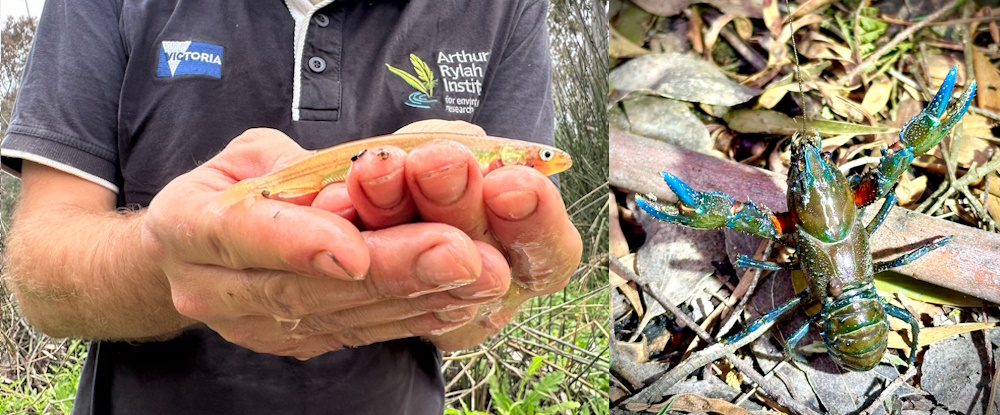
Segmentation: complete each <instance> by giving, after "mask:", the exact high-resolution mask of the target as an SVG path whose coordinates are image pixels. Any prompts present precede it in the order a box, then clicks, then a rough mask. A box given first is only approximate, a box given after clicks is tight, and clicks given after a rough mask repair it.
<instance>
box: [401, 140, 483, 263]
mask: <svg viewBox="0 0 1000 415" xmlns="http://www.w3.org/2000/svg"><path fill="white" fill-rule="evenodd" d="M405 170H406V182H407V186H408V188H409V190H410V194H411V196H412V198H413V201H414V203H415V204H416V207H417V210H418V211H419V212H420V216H421V217H422V218H423V219H424V220H425V221H428V222H440V223H447V224H449V225H452V226H454V227H456V228H458V229H461V230H462V231H463V232H465V233H466V234H468V235H469V236H470V237H472V238H473V239H475V240H477V241H483V242H486V243H489V244H492V245H493V246H495V247H498V248H499V247H500V245H499V243H498V242H497V241H496V239H495V238H494V237H493V236H492V235H491V234H490V233H489V228H488V226H487V221H486V213H485V207H484V206H483V196H482V195H483V175H482V173H481V172H480V171H479V163H478V162H477V161H476V157H475V155H473V154H472V151H471V150H469V149H468V148H467V147H465V146H463V145H461V144H459V143H456V142H453V141H447V140H435V141H431V142H428V143H424V144H422V145H420V146H417V147H416V148H414V149H413V150H411V151H410V154H409V156H408V157H407V159H406V169H405Z"/></svg>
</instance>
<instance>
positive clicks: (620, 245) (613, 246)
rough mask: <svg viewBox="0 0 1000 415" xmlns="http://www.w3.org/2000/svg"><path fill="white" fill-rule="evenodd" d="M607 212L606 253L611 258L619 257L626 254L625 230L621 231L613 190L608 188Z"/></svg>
mask: <svg viewBox="0 0 1000 415" xmlns="http://www.w3.org/2000/svg"><path fill="white" fill-rule="evenodd" d="M608 206H610V209H608V213H609V216H610V218H609V219H610V220H609V228H608V254H609V255H611V257H612V258H616V259H617V258H621V257H623V256H625V255H628V241H627V240H625V232H623V231H622V225H621V222H620V221H619V220H618V214H619V209H622V208H621V207H619V206H618V202H617V201H615V192H612V191H611V190H608Z"/></svg>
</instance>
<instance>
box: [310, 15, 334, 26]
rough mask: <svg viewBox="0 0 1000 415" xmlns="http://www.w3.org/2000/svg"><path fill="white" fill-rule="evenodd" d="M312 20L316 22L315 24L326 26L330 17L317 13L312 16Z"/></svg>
mask: <svg viewBox="0 0 1000 415" xmlns="http://www.w3.org/2000/svg"><path fill="white" fill-rule="evenodd" d="M313 22H315V23H316V26H319V27H327V26H329V25H330V18H329V17H327V16H326V15H325V14H317V15H315V16H313Z"/></svg>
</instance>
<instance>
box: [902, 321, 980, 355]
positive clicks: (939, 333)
mask: <svg viewBox="0 0 1000 415" xmlns="http://www.w3.org/2000/svg"><path fill="white" fill-rule="evenodd" d="M996 325H997V323H960V324H953V325H950V326H940V327H922V328H921V329H920V339H919V341H920V347H923V346H927V345H929V344H932V343H934V342H937V341H939V340H942V339H945V338H948V337H951V336H954V335H956V334H962V333H969V332H973V331H979V330H986V329H988V328H990V327H993V326H996ZM906 338H907V341H903V336H901V335H900V334H899V333H897V332H895V331H890V332H889V348H891V349H902V350H904V351H906V352H907V354H909V350H910V346H909V345H908V342H909V338H910V335H909V333H907V335H906Z"/></svg>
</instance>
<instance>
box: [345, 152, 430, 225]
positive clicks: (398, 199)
mask: <svg viewBox="0 0 1000 415" xmlns="http://www.w3.org/2000/svg"><path fill="white" fill-rule="evenodd" d="M405 166H406V152H405V151H403V150H401V149H399V148H396V147H380V148H374V149H369V150H367V151H365V152H364V154H362V155H361V156H359V157H358V158H357V160H355V161H354V162H353V163H352V164H351V169H350V171H348V173H347V181H346V183H347V191H348V193H349V194H350V196H351V200H352V201H353V202H354V207H355V209H357V212H358V216H359V217H360V218H361V221H362V222H363V223H364V224H365V226H366V227H367V228H368V229H382V228H387V227H390V226H394V225H398V224H401V223H407V222H410V221H412V220H413V218H415V217H416V208H415V206H414V205H413V200H412V199H411V198H410V195H409V192H408V190H407V189H406V177H405V175H404V169H405Z"/></svg>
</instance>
